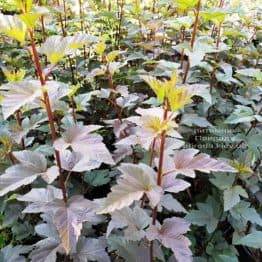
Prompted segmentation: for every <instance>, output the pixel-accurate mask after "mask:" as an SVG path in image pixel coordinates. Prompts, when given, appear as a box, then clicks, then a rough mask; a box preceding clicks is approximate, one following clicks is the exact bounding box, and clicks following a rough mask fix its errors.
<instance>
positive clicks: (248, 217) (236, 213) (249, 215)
mask: <svg viewBox="0 0 262 262" xmlns="http://www.w3.org/2000/svg"><path fill="white" fill-rule="evenodd" d="M230 214H231V215H232V217H233V218H235V219H237V220H244V221H250V222H251V223H254V224H258V225H260V226H262V219H261V217H260V215H259V214H258V213H257V211H256V210H255V209H254V208H252V207H250V203H248V202H245V201H240V202H239V203H238V204H237V205H235V206H234V207H233V208H232V209H231V210H230Z"/></svg>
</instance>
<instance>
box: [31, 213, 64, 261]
mask: <svg viewBox="0 0 262 262" xmlns="http://www.w3.org/2000/svg"><path fill="white" fill-rule="evenodd" d="M41 217H42V218H43V220H44V221H46V223H43V224H38V225H36V227H35V231H36V233H37V234H38V235H39V236H41V237H45V238H44V239H42V240H40V241H38V242H37V243H35V244H34V248H35V249H34V250H33V251H32V252H31V253H30V256H29V257H30V259H31V260H30V261H32V262H56V260H57V255H56V254H57V253H58V252H59V253H60V254H64V253H65V252H64V249H63V248H62V246H61V244H60V239H59V235H58V232H57V230H56V227H55V225H54V224H53V222H52V217H51V216H50V215H42V216H41Z"/></svg>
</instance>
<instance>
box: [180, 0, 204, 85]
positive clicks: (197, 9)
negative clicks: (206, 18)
mask: <svg viewBox="0 0 262 262" xmlns="http://www.w3.org/2000/svg"><path fill="white" fill-rule="evenodd" d="M200 7H201V0H199V1H198V3H197V7H196V17H195V23H194V27H193V33H192V38H191V41H190V47H191V49H192V51H193V48H194V44H195V40H196V34H197V28H198V22H199V13H200ZM189 68H190V62H189V60H188V63H187V67H186V71H185V74H184V78H183V84H185V82H186V79H187V75H188V72H189Z"/></svg>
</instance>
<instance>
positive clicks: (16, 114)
mask: <svg viewBox="0 0 262 262" xmlns="http://www.w3.org/2000/svg"><path fill="white" fill-rule="evenodd" d="M15 117H16V122H17V124H18V126H19V127H20V128H22V119H21V111H20V110H17V111H16V113H15ZM21 146H22V148H23V149H25V140H24V138H23V137H22V139H21Z"/></svg>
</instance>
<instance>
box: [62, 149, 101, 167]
mask: <svg viewBox="0 0 262 262" xmlns="http://www.w3.org/2000/svg"><path fill="white" fill-rule="evenodd" d="M60 158H61V159H60V160H61V166H62V168H63V169H64V170H67V171H71V172H83V171H88V170H92V169H95V168H98V167H99V166H100V165H101V162H100V161H96V160H92V159H89V158H87V157H84V155H83V154H82V153H80V152H74V151H72V152H71V151H70V150H63V151H60Z"/></svg>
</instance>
